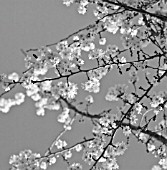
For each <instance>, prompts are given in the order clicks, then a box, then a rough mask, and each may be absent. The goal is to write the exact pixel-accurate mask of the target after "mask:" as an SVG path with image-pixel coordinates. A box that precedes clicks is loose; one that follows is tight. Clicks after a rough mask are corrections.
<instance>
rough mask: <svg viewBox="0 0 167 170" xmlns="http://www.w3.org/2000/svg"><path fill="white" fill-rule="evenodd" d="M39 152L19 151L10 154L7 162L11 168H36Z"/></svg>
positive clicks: (21, 169)
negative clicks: (16, 153)
mask: <svg viewBox="0 0 167 170" xmlns="http://www.w3.org/2000/svg"><path fill="white" fill-rule="evenodd" d="M40 157H41V156H40V154H39V153H38V154H37V153H32V151H31V150H24V151H20V153H19V154H18V155H12V156H11V157H10V159H9V164H10V165H12V168H14V169H18V170H23V169H24V170H25V169H34V170H35V169H36V170H37V169H38V168H39V161H38V159H39V158H40Z"/></svg>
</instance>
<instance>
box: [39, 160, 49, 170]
mask: <svg viewBox="0 0 167 170" xmlns="http://www.w3.org/2000/svg"><path fill="white" fill-rule="evenodd" d="M40 168H41V169H43V170H46V169H47V168H48V164H47V163H46V162H44V161H42V162H41V163H40Z"/></svg>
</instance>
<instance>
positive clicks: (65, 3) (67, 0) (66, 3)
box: [63, 0, 74, 7]
mask: <svg viewBox="0 0 167 170" xmlns="http://www.w3.org/2000/svg"><path fill="white" fill-rule="evenodd" d="M72 3H74V0H63V4H64V5H66V6H67V7H69V6H70V5H71V4H72Z"/></svg>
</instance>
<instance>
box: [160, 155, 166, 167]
mask: <svg viewBox="0 0 167 170" xmlns="http://www.w3.org/2000/svg"><path fill="white" fill-rule="evenodd" d="M159 164H160V165H161V166H162V168H163V169H167V158H163V159H160V161H159Z"/></svg>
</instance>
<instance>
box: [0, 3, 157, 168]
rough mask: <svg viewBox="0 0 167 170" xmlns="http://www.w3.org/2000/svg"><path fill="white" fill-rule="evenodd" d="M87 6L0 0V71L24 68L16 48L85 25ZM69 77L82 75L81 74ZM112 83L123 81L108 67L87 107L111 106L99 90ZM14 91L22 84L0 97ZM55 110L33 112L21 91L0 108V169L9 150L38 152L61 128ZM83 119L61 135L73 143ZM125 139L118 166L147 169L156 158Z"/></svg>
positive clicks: (115, 39) (90, 18)
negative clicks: (82, 11) (19, 98)
mask: <svg viewBox="0 0 167 170" xmlns="http://www.w3.org/2000/svg"><path fill="white" fill-rule="evenodd" d="M92 8H93V7H90V8H89V12H88V13H87V14H86V15H84V16H82V15H79V14H78V13H77V6H76V5H74V6H72V7H70V8H67V7H66V6H63V5H62V2H61V0H0V51H1V54H0V73H7V74H9V73H12V72H14V71H15V72H18V73H21V72H22V71H24V70H25V67H24V56H23V54H22V53H21V52H20V48H23V49H25V50H26V49H29V48H36V47H40V46H43V45H46V44H49V43H53V42H58V41H59V40H61V39H62V38H65V37H67V36H68V35H69V34H71V33H73V32H75V31H77V30H78V29H79V28H82V27H85V26H87V25H88V24H90V23H91V22H92V21H94V20H95V19H96V18H95V17H94V16H93V14H92ZM118 37H119V35H114V36H113V35H110V36H108V37H107V38H108V39H109V41H110V42H111V44H117V45H120V41H118ZM88 64H90V63H88ZM71 80H74V81H76V82H83V80H85V81H86V79H85V78H83V77H82V76H81V75H80V76H78V77H77V76H76V77H75V78H74V79H71ZM117 83H127V84H128V82H127V78H126V75H124V76H119V74H118V73H117V72H112V73H111V74H110V76H108V77H105V78H104V79H103V80H102V82H101V84H102V87H101V88H102V92H100V93H99V94H96V95H93V96H95V105H94V106H93V107H92V108H91V111H92V112H94V113H96V112H100V111H102V110H103V109H104V108H106V107H109V106H113V109H114V108H115V106H116V105H115V103H109V102H106V101H105V100H104V96H105V94H106V93H107V87H110V86H112V85H114V84H117ZM20 91H24V89H23V88H22V87H21V86H17V87H16V88H15V89H14V90H13V91H12V92H11V93H10V94H7V95H6V96H5V97H6V98H8V97H13V95H14V94H15V93H16V92H20ZM86 94H88V93H87V92H83V91H81V92H80V93H79V96H78V97H79V98H80V99H81V97H82V99H83V96H86ZM99 96H100V97H99ZM58 113H59V112H57V113H55V112H48V114H47V115H46V116H45V117H43V118H39V117H37V116H36V115H35V106H34V103H33V102H32V100H31V99H29V98H28V97H27V98H26V102H25V103H23V104H22V105H21V106H19V107H13V108H12V109H11V111H10V112H9V113H7V114H0V170H7V169H8V168H9V165H8V160H9V156H10V155H12V154H18V153H19V152H20V151H21V150H24V149H31V150H32V151H33V152H39V153H41V154H43V153H44V152H45V151H46V149H47V148H48V146H49V145H50V144H51V142H52V141H53V139H54V138H55V136H56V135H58V134H59V132H60V131H61V130H62V127H61V125H60V124H59V123H58V122H57V121H56V116H57V115H58ZM88 125H89V124H88V122H85V124H82V125H80V127H79V126H78V125H77V124H74V129H75V128H76V129H75V132H73V131H70V132H69V133H68V134H67V135H66V136H65V137H64V139H67V141H69V143H71V144H74V142H75V141H80V140H81V139H82V137H83V136H82V135H81V134H84V135H85V134H88V136H89V135H90V133H89V132H90V131H91V126H88ZM81 131H82V133H81ZM69 135H70V138H69ZM122 139H123V138H122ZM116 140H117V141H121V135H119V134H118V136H116ZM130 143H131V145H130V146H131V147H130V148H129V149H128V150H127V152H125V154H124V155H123V156H122V157H119V158H118V162H119V165H120V170H151V167H152V165H154V164H156V163H157V160H156V159H155V158H154V157H153V156H152V155H149V154H147V153H146V152H145V147H143V145H142V144H141V143H137V141H136V140H135V139H132V140H131V142H130ZM73 160H74V159H73ZM85 168H86V167H85ZM49 169H53V170H65V169H66V164H65V163H64V165H63V164H62V161H61V160H58V162H57V164H56V165H55V166H53V167H49ZM84 170H86V169H84Z"/></svg>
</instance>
